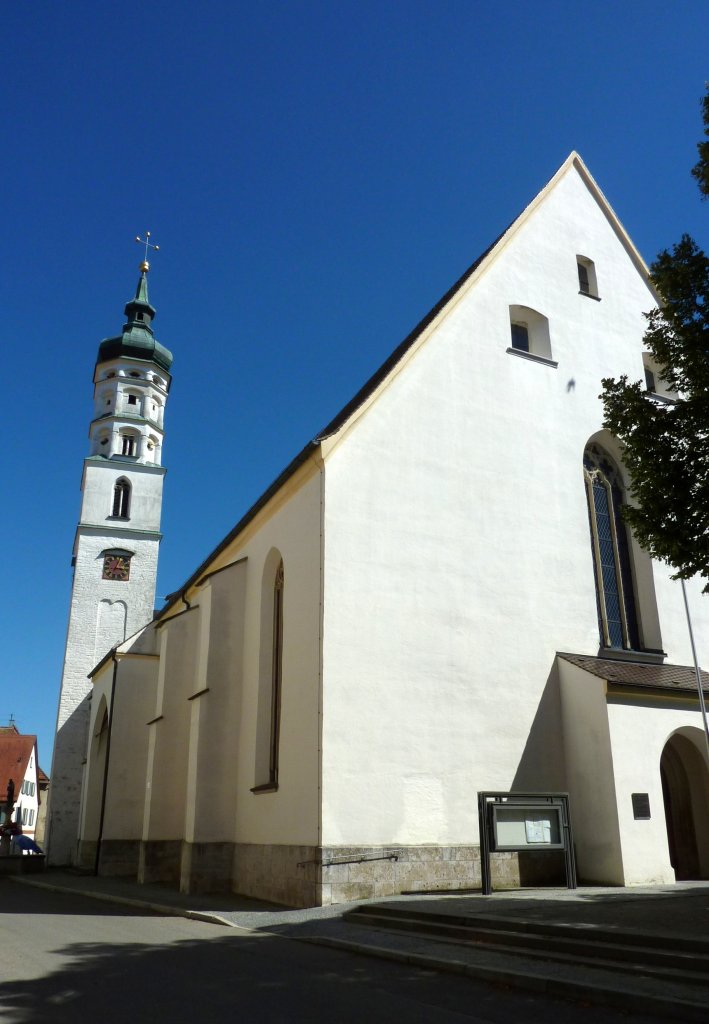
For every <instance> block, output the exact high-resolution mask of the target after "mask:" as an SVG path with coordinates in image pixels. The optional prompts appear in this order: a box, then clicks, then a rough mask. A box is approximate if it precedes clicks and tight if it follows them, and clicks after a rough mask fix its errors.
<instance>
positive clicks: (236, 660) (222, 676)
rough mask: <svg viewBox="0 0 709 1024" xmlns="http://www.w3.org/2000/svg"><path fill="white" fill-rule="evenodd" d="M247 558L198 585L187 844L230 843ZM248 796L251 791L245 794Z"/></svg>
mask: <svg viewBox="0 0 709 1024" xmlns="http://www.w3.org/2000/svg"><path fill="white" fill-rule="evenodd" d="M247 567H248V563H247V561H241V562H238V563H237V564H236V565H233V566H231V567H230V568H228V569H224V570H223V571H222V572H220V573H217V574H216V575H214V576H210V577H209V579H208V580H207V582H206V583H205V584H204V585H203V586H202V587H201V588H200V595H199V604H200V639H199V650H200V657H199V664H198V668H197V674H196V678H195V680H194V683H193V687H194V692H195V693H200V692H201V691H206V692H202V696H198V697H194V699H193V700H192V701H191V702H190V718H191V721H190V771H189V774H188V783H187V821H186V835H185V838H187V839H188V840H189V841H191V842H233V841H234V819H235V813H236V805H237V798H238V793H239V789H240V783H241V788H244V789H246V788H247V786H246V784H248V783H249V777H247V779H241V780H240V779H239V778H238V776H237V772H236V771H235V764H236V761H237V757H238V750H239V728H240V711H241V703H242V699H243V664H244V635H243V628H244V611H245V609H244V600H245V591H246V577H247ZM249 795H251V794H249Z"/></svg>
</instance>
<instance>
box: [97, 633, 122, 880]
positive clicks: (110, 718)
mask: <svg viewBox="0 0 709 1024" xmlns="http://www.w3.org/2000/svg"><path fill="white" fill-rule="evenodd" d="M111 658H112V660H113V679H112V680H111V710H110V711H109V712H108V735H107V736H106V760H105V762H104V766H103V787H102V790H101V814H100V816H99V820H98V838H97V839H96V860H95V862H94V875H98V865H99V860H100V859H101V841H102V839H103V820H104V818H105V816H106V790H107V788H108V762H109V759H110V757H111V732H112V730H113V708H114V705H115V703H116V679H117V677H118V658H117V657H116V651H115V648H114V649H113V650H112V651H111Z"/></svg>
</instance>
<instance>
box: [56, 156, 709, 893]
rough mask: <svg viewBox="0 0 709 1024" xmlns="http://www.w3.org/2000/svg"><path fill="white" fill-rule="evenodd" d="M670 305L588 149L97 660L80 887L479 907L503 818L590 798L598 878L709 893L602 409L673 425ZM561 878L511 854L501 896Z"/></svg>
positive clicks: (582, 831) (693, 778)
mask: <svg viewBox="0 0 709 1024" xmlns="http://www.w3.org/2000/svg"><path fill="white" fill-rule="evenodd" d="M656 304H657V296H656V295H655V293H654V292H653V289H652V285H651V283H650V281H649V278H648V272H647V268H646V266H645V264H644V263H643V261H642V259H641V257H640V256H639V254H638V252H637V251H636V249H635V248H634V246H633V244H632V242H631V241H630V239H629V238H628V236H627V234H626V233H625V231H624V229H623V228H622V226H621V224H620V222H619V221H618V219H617V217H616V215H615V214H614V212H613V211H612V209H611V208H610V206H609V204H608V202H607V200H606V199H605V198H604V196H603V194H602V193H601V192H600V190H599V188H598V186H597V185H596V183H595V182H594V180H593V179H592V177H591V175H590V174H589V172H588V170H587V169H586V167H585V166H584V164H583V162H582V161H581V160H580V158H579V157H578V155H577V154H571V156H570V157H569V158H568V160H567V161H566V162H565V163H564V165H563V166H562V167H561V168H560V170H559V171H558V172H557V174H556V175H555V177H554V178H553V179H552V180H551V182H549V184H548V185H547V186H546V187H545V189H544V190H543V191H542V192H541V193H540V194H539V195H538V196H537V197H536V199H535V200H534V201H533V202H532V203H531V204H530V206H529V207H528V208H527V209H526V210H525V211H524V213H523V214H522V215H521V216H520V217H519V218H518V219H517V220H516V221H515V222H514V223H513V224H512V225H511V226H510V227H509V228H508V229H507V230H506V231H505V232H504V233H503V234H502V235H501V236H500V238H499V239H498V240H497V241H496V242H495V243H494V244H493V246H491V248H490V249H489V250H488V251H487V253H485V254H484V256H483V257H481V258H480V260H478V261H477V262H476V263H475V264H474V265H473V266H472V267H471V268H470V269H469V270H468V271H467V272H466V273H465V274H464V275H463V277H462V278H461V279H460V280H459V281H458V282H457V283H456V284H455V285H454V286H453V287H452V288H451V290H450V291H449V292H448V293H447V295H446V296H444V298H443V299H442V300H441V301H440V303H438V305H437V306H436V307H435V308H434V309H433V310H432V311H431V313H430V314H429V315H428V316H427V317H426V318H425V319H424V320H423V321H422V323H421V324H419V326H418V327H417V328H416V329H415V330H414V331H413V332H412V334H411V335H410V336H409V337H408V338H406V339H405V340H404V342H402V344H401V345H400V346H399V347H398V349H397V350H396V351H395V352H394V353H393V354H392V356H391V357H390V358H389V359H388V360H387V361H386V363H385V364H384V365H383V367H382V368H381V369H380V371H378V373H377V374H375V376H374V377H373V378H372V379H371V380H370V381H369V382H368V383H367V384H366V385H365V386H364V387H363V388H362V390H361V391H360V392H359V393H358V394H357V395H356V396H355V397H354V399H353V400H352V401H351V402H350V403H349V405H348V406H347V407H346V408H345V409H343V410H342V411H341V413H340V414H339V415H338V416H337V417H336V418H335V419H334V420H333V421H332V423H331V424H330V425H329V426H328V427H327V428H326V429H325V430H324V431H323V432H322V433H321V434H320V435H319V436H318V437H316V438H315V439H314V440H313V441H312V442H311V443H310V444H309V445H308V446H306V448H305V449H303V451H301V452H300V453H299V454H298V455H297V456H296V458H295V459H294V460H293V462H292V463H291V464H290V465H289V466H288V467H287V468H286V469H285V470H284V472H283V473H282V474H281V476H280V477H279V478H278V479H277V480H276V481H275V482H274V484H273V485H272V486H271V487H270V488H269V490H268V491H267V492H266V493H265V494H264V495H263V496H262V497H261V498H260V499H259V500H258V501H257V502H256V504H255V505H254V506H253V507H252V508H251V509H250V510H249V511H248V512H247V513H246V514H245V515H244V516H243V517H242V519H241V520H240V521H239V522H238V523H237V525H236V526H235V527H234V529H233V530H232V531H231V533H230V534H229V535H228V536H227V537H226V538H225V539H224V540H223V541H222V543H221V544H220V545H219V546H218V547H217V549H216V550H215V551H214V552H212V554H211V555H210V556H209V557H208V558H207V559H206V560H205V561H204V562H203V563H202V564H201V565H200V566H199V567H198V568H197V569H196V570H195V571H194V572H193V573H192V574H191V575H190V576H189V578H188V579H187V581H186V583H185V584H184V586H183V587H182V588H181V589H180V590H179V591H178V592H176V593H175V594H173V595H172V596H171V598H170V599H169V601H168V603H167V605H166V607H165V608H164V609H163V610H162V611H161V612H160V613H159V614H158V615H157V617H156V618H155V619H152V620H151V616H150V614H146V615H145V616H144V621H143V622H142V623H141V624H140V625H141V627H142V628H139V629H138V628H137V624H136V630H135V631H134V632H133V633H132V635H129V634H130V631H127V633H126V635H127V636H128V638H127V639H125V640H123V641H122V642H121V643H118V644H117V645H116V646H114V647H112V648H111V650H109V651H108V653H106V655H105V657H103V658H102V659H101V660H100V661H99V663H98V664H97V665H95V666H89V665H87V666H86V671H87V672H89V671H91V674H92V684H93V695H92V699H91V702H90V724H89V729H88V751H87V753H86V755H85V756H86V759H87V761H86V766H85V770H84V773H83V793H82V799H81V807H80V823H79V834H78V839H79V841H78V846H77V847H76V856H77V857H78V860H79V862H80V863H82V864H84V865H85V866H91V865H94V864H97V865H98V870H99V871H100V872H101V873H107V874H123V875H126V876H129V877H133V878H138V879H139V880H140V881H143V882H149V881H158V880H160V881H164V882H170V883H172V884H174V885H176V886H180V887H181V888H182V889H183V890H184V891H194V890H200V889H201V890H204V889H217V888H225V889H232V890H234V891H237V892H240V893H244V894H247V895H253V896H258V897H263V898H268V899H272V900H276V901H280V902H283V903H287V904H290V905H313V904H321V903H330V902H340V901H343V900H348V899H352V898H362V897H368V896H379V895H388V894H392V893H399V892H402V891H423V890H450V889H469V888H473V887H475V886H477V885H479V884H480V835H479V823H478V808H477V795H478V793H480V792H489V791H505V792H526V793H530V792H535V793H548V792H568V793H569V796H570V807H571V817H572V823H573V828H574V838H575V845H576V857H577V864H578V871H579V877H580V879H581V880H582V881H584V882H587V883H604V884H638V883H653V882H658V883H659V882H662V883H667V882H671V881H673V880H674V879H675V878H676V877H677V878H682V877H705V878H706V877H709V810H708V808H709V799H708V798H709V765H708V763H707V747H706V742H705V737H704V733H703V730H702V722H701V717H700V713H699V710H698V701H697V694H696V689H695V688H694V673H693V670H692V668H691V667H690V666H691V663H692V658H691V650H690V642H689V635H688V631H687V624H686V619H685V612H684V605H683V600H682V594H681V589H680V585H679V584H678V583H676V582H673V581H672V580H671V579H670V570H669V569H668V568H667V567H666V566H664V565H662V564H658V563H656V562H653V561H651V560H650V558H649V557H648V556H647V555H646V553H645V552H644V551H642V549H640V548H639V546H638V545H637V544H636V542H635V541H634V539H633V538H632V537H631V536H630V535H629V534H628V532H627V531H626V529H625V527H624V525H623V523H622V521H621V518H620V513H619V509H620V506H621V505H622V503H623V501H625V500H627V493H628V480H627V477H626V475H625V472H624V469H623V461H622V450H621V448H620V446H619V444H618V443H617V441H616V440H615V439H614V438H613V437H611V436H609V435H608V434H607V432H606V431H604V430H603V427H602V405H601V402H600V400H599V397H598V396H599V392H600V390H601V380H602V378H604V377H608V376H612V377H617V376H619V375H621V374H627V375H628V376H629V377H630V378H631V379H638V378H641V379H642V377H643V374H644V373H645V372H646V371H647V373H648V377H647V380H648V382H649V384H650V386H651V388H652V393H649V394H648V401H668V400H671V396H669V395H667V394H665V393H663V389H662V380H661V368H659V367H655V366H653V365H652V364H651V363H650V362H649V357H648V354H647V353H646V352H645V351H644V348H643V335H644V331H645V321H644V319H643V312H644V311H647V310H649V309H651V308H652V307H653V306H655V305H656ZM127 365H128V364H127V363H126V366H127ZM652 374H654V378H653V377H652V376H650V375H652ZM164 379H165V380H166V381H167V378H164ZM162 397H163V398H164V395H163V396H162ZM156 437H157V435H156ZM103 471H104V472H109V471H108V470H107V469H105V468H104V469H103ZM109 475H110V476H111V479H110V481H109V483H108V484H106V495H108V494H109V493H110V491H111V487H114V488H115V486H116V484H115V483H114V482H113V475H114V473H113V471H112V470H111V471H110V473H109ZM131 482H132V478H131ZM104 504H105V496H104ZM102 543H103V541H102ZM119 543H120V544H123V542H122V541H120V540H119V539H117V540H116V545H118V544H119ZM125 546H126V547H128V545H127V544H125ZM97 556H98V552H97V553H96V554H93V555H92V557H93V558H94V559H95V558H96V557H97ZM123 586H124V583H123V582H121V581H116V582H115V588H116V591H117V592H116V594H115V595H114V594H113V592H111V594H110V595H109V598H110V600H111V601H114V600H118V599H119V594H118V591H119V590H120V589H121V588H122V587H123ZM688 592H689V603H690V608H691V613H692V617H693V623H694V629H695V635H696V638H697V642H698V648H699V653H700V656H701V655H702V654H704V656H705V657H706V652H707V650H708V649H709V603H708V602H707V599H706V598H705V597H703V596H702V595H701V590H700V586H699V584H696V585H695V584H694V583H692V584H690V585H688ZM121 639H122V638H121ZM97 660H98V659H97ZM704 683H705V686H707V687H708V688H709V677H708V676H706V675H705V676H704ZM55 771H56V768H55ZM558 869H559V862H558V861H556V860H555V859H554V857H553V856H552V855H550V854H548V853H547V852H546V851H539V850H533V849H532V850H530V851H528V852H524V853H519V854H517V853H501V854H496V855H494V856H493V863H492V870H493V880H494V882H495V884H496V885H499V884H527V883H535V882H542V881H545V880H550V879H553V878H556V879H557V880H558ZM555 872H557V874H555Z"/></svg>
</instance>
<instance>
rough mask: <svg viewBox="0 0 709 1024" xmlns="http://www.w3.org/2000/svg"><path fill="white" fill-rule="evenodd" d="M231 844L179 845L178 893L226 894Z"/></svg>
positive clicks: (232, 860) (232, 857) (228, 886)
mask: <svg viewBox="0 0 709 1024" xmlns="http://www.w3.org/2000/svg"><path fill="white" fill-rule="evenodd" d="M233 862H234V843H183V844H182V858H181V862H180V892H229V889H230V888H231V873H232V865H233Z"/></svg>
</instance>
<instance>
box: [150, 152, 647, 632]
mask: <svg viewBox="0 0 709 1024" xmlns="http://www.w3.org/2000/svg"><path fill="white" fill-rule="evenodd" d="M572 168H574V169H575V170H576V171H577V172H578V173H579V175H580V176H581V178H582V179H583V181H584V182H585V184H586V186H587V188H588V189H589V191H590V192H591V194H592V195H593V197H594V199H595V200H596V202H597V203H598V205H599V206H600V208H601V210H602V212H603V214H604V216H605V217H606V219H607V220H608V222H609V224H610V226H611V228H612V230H613V231H614V232H615V234H616V235H617V237H618V239H619V241H620V242H621V244H622V245H623V247H624V248H625V250H626V252H627V253H628V256H629V257H630V259H631V261H632V262H633V263H634V265H635V267H636V269H637V270H638V272H639V273H640V274H641V275H642V276H643V277H644V279H645V280H646V282H647V283H648V285H649V286H650V288H651V289H652V283H651V282H650V279H649V270H648V267H647V265H646V264H645V262H644V260H643V258H642V256H641V255H640V253H639V252H638V250H637V249H636V248H635V246H634V245H633V242H632V240H631V239H630V236H629V235H628V234H627V232H626V230H625V228H624V227H623V225H622V224H621V222H620V220H619V219H618V217H617V215H616V214H615V212H614V210H613V208H612V207H611V205H610V203H609V202H608V200H607V199H606V197H605V196H604V194H603V192H602V191H601V189H600V188H599V187H598V185H597V184H596V181H595V180H594V178H593V176H592V175H591V173H590V171H589V170H588V168H587V167H586V165H585V164H584V162H583V160H582V159H581V157H580V156H579V154H578V153H576V152H575V151H572V152H571V153H570V154H569V156H568V157H567V158H566V160H565V161H564V163H563V164H562V165H561V167H560V168H559V169H558V171H557V172H556V174H555V175H554V176H553V177H552V178H551V180H550V181H549V182H548V183H547V184H546V185H545V186H544V188H543V189H542V190H541V191H540V192H539V193H538V194H537V195H536V196H535V198H534V199H533V200H532V202H531V203H530V204H529V205H528V206H527V207H526V208H525V209H524V210H523V211H522V212H521V213H520V214H519V215H518V216H517V217H516V218H515V219H514V220H513V221H512V223H511V224H509V225H508V227H507V228H505V230H504V231H503V232H502V234H500V235H498V237H497V238H496V239H495V241H494V242H493V243H492V244H491V245H490V246H488V248H487V249H486V250H485V251H484V252H483V253H482V255H480V256H479V257H478V258H477V259H476V260H475V262H474V263H472V264H471V265H470V266H469V267H468V269H467V270H466V271H464V273H463V274H461V276H460V277H459V278H458V280H457V281H456V282H455V284H453V285H452V287H451V288H449V289H448V291H447V292H446V293H445V295H443V296H442V298H440V299H439V301H438V302H437V303H436V304H435V306H433V308H432V309H431V310H430V311H429V312H428V313H427V314H426V316H424V318H423V319H422V320H421V321H419V323H418V324H417V325H416V327H414V329H413V331H411V332H410V333H409V334H408V335H407V336H406V337H405V338H404V340H403V341H402V342H401V343H400V344H399V345H398V346H397V347H396V348H395V349H394V351H393V352H392V353H391V355H390V356H389V357H388V358H387V359H386V360H385V361H384V362H383V363H382V365H381V366H380V367H379V369H378V370H376V371H375V372H374V373H373V374H372V376H371V377H370V378H369V380H368V381H367V382H366V383H365V384H364V385H363V386H362V387H361V388H360V389H359V391H358V392H357V393H356V394H355V395H354V397H353V398H352V399H351V400H350V401H349V402H348V403H347V404H346V405H345V406H344V407H343V408H342V409H341V410H340V411H339V412H338V413H337V414H336V415H335V416H334V417H333V418H332V419H331V420H330V422H329V423H328V424H327V425H326V426H325V427H324V428H323V429H322V430H321V431H320V432H319V433H318V434H316V436H315V437H314V438H313V439H312V440H311V441H308V443H307V444H306V445H305V447H304V448H302V449H301V450H300V451H299V452H298V454H297V455H296V456H295V458H294V459H293V460H292V461H291V462H290V463H289V464H288V465H287V466H286V468H285V469H284V470H283V472H282V473H281V474H280V475H279V476H278V477H277V478H276V479H275V480H274V481H273V483H272V484H271V485H270V487H268V488H267V490H265V491H264V493H263V494H262V495H261V497H260V498H258V500H257V501H256V502H255V503H254V504H253V505H252V506H251V508H250V509H249V510H248V511H247V512H246V514H245V515H244V516H242V518H241V519H240V520H239V521H238V523H237V524H236V526H235V527H234V528H233V529H232V530H231V531H230V532H229V533H228V534H227V535H226V537H224V539H223V540H222V541H221V542H220V543H219V544H218V545H217V547H216V548H215V549H214V550H213V551H212V552H211V553H210V554H209V555H208V556H207V558H206V559H205V560H204V561H203V562H202V563H201V564H200V565H199V566H198V568H197V569H196V570H195V572H193V573H192V575H191V576H190V577H189V579H188V580H187V581H186V582H185V583H184V585H183V586H182V587H180V589H179V590H176V591H175V592H174V593H173V594H170V595H169V596H168V599H167V603H166V605H165V606H164V607H163V608H161V609H160V610H159V611H158V613H157V615H156V618H158V619H159V618H161V617H162V616H163V615H165V614H166V613H167V612H168V611H169V610H170V609H171V608H172V607H173V605H175V604H176V603H177V602H178V601H179V600H180V599H181V597H182V595H183V594H185V592H186V591H187V590H189V589H190V587H192V586H194V584H195V583H197V581H198V580H199V579H200V578H201V577H202V576H203V575H204V574H205V572H206V571H207V569H208V567H209V565H210V564H211V563H212V562H213V561H214V559H215V558H217V557H218V556H219V555H220V554H221V552H222V551H224V550H225V548H227V547H228V546H229V545H230V544H231V542H232V541H233V540H234V539H235V538H236V537H238V535H239V534H240V533H241V531H242V530H243V529H244V528H245V527H246V526H247V525H248V524H249V523H250V522H251V521H252V519H254V518H255V517H256V515H257V514H258V513H259V512H260V511H261V509H262V508H263V507H264V506H265V505H266V504H267V503H268V502H269V501H270V500H271V498H272V497H273V496H274V495H275V494H277V492H278V491H279V490H280V489H281V487H282V486H283V485H284V484H285V483H286V482H287V481H288V480H289V479H290V478H291V477H292V476H293V474H294V473H295V472H296V470H298V469H299V468H300V466H302V465H303V464H304V463H305V462H306V461H307V460H308V459H309V458H310V456H311V455H313V454H314V453H315V452H316V451H317V450H318V449H319V448H320V445H321V444H322V442H323V441H325V440H327V439H328V438H330V437H332V436H333V435H334V434H336V433H337V432H338V431H339V430H341V429H342V428H343V427H344V426H345V425H346V424H347V422H348V421H349V420H351V419H352V418H354V417H355V416H356V415H357V414H358V412H359V410H360V409H362V407H363V406H364V405H365V404H366V403H367V401H368V400H369V399H370V398H371V397H372V396H373V395H374V393H375V392H376V391H377V389H378V388H379V387H380V385H382V384H383V383H384V382H385V381H386V379H387V377H389V376H390V375H391V374H393V373H394V372H395V370H396V368H397V367H398V366H399V364H400V363H402V362H403V360H404V359H405V358H406V356H407V355H408V353H409V352H410V351H411V350H412V349H413V348H414V347H415V346H416V344H417V342H419V340H423V339H424V337H425V336H426V332H427V330H428V328H429V327H431V326H432V325H433V324H434V323H435V321H436V320H437V319H438V317H440V316H442V315H444V314H445V312H446V310H447V307H448V306H449V304H450V303H451V302H452V301H453V300H454V299H456V297H457V296H458V295H459V294H460V293H462V291H463V289H464V287H465V286H466V285H467V284H468V282H470V283H472V281H473V280H474V279H476V278H477V277H478V276H479V275H480V274H482V273H484V272H485V270H486V269H487V267H488V266H489V265H490V263H491V262H492V261H493V260H494V259H495V258H496V256H497V255H498V254H499V253H500V252H501V251H502V249H503V248H504V247H505V246H506V244H507V242H508V241H509V240H510V239H511V238H512V237H513V236H514V235H515V234H516V233H517V231H518V230H519V229H520V228H521V227H522V225H523V224H524V223H525V222H526V220H527V218H528V217H529V216H531V214H532V213H533V212H534V211H535V210H536V209H537V207H538V206H539V205H540V203H541V202H543V200H544V199H545V198H546V196H547V195H548V193H549V192H550V191H551V190H552V189H553V188H554V187H555V185H556V184H557V183H558V182H559V181H560V180H561V179H562V178H563V177H564V176H565V175H566V174H567V173H568V172H569V171H570V170H571V169H572ZM653 291H654V289H653Z"/></svg>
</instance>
